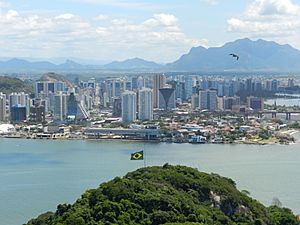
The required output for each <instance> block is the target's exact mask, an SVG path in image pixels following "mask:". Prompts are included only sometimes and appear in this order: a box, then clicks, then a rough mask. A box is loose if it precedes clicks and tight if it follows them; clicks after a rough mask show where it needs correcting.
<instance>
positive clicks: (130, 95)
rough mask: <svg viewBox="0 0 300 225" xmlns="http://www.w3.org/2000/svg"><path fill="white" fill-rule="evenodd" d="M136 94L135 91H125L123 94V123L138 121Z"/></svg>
mask: <svg viewBox="0 0 300 225" xmlns="http://www.w3.org/2000/svg"><path fill="white" fill-rule="evenodd" d="M136 104H137V100H136V93H135V92H133V91H125V92H123V93H122V121H123V122H125V123H129V122H133V121H135V120H136V112H137V106H136Z"/></svg>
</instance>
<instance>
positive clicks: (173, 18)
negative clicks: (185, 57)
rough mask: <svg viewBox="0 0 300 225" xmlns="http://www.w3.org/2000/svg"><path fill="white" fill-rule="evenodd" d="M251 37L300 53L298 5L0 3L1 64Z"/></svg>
mask: <svg viewBox="0 0 300 225" xmlns="http://www.w3.org/2000/svg"><path fill="white" fill-rule="evenodd" d="M245 37H248V38H250V39H253V40H256V39H259V38H261V39H266V40H272V41H276V42H278V43H280V44H286V43H287V44H290V45H292V46H293V47H296V48H299V49H300V0H163V1H162V0H151V1H150V0H140V1H138V0H51V1H41V0H0V57H8V58H11V57H26V58H39V59H49V58H57V57H64V58H71V57H75V58H82V59H93V60H94V61H95V60H99V61H111V60H125V59H128V58H134V57H139V58H143V59H146V60H151V61H156V62H159V63H167V62H172V61H174V60H176V59H178V58H179V57H180V56H181V55H182V54H185V53H187V52H188V51H189V50H190V49H191V48H192V47H197V46H200V45H201V46H204V47H217V46H222V45H223V44H225V43H226V42H229V41H234V40H236V39H240V38H245Z"/></svg>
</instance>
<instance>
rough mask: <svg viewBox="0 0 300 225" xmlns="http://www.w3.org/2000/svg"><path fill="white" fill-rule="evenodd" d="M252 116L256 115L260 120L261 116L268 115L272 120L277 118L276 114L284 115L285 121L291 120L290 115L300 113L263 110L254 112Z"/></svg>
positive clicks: (298, 112) (299, 112)
mask: <svg viewBox="0 0 300 225" xmlns="http://www.w3.org/2000/svg"><path fill="white" fill-rule="evenodd" d="M254 114H258V117H259V118H262V116H263V115H266V114H269V115H272V118H273V119H276V118H277V114H285V119H286V120H291V118H292V114H300V111H277V110H264V111H259V112H254Z"/></svg>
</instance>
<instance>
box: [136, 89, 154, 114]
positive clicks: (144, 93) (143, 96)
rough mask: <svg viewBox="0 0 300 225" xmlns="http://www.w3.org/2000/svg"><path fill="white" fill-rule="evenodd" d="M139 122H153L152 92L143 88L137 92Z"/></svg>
mask: <svg viewBox="0 0 300 225" xmlns="http://www.w3.org/2000/svg"><path fill="white" fill-rule="evenodd" d="M138 105H139V110H138V112H139V120H153V91H152V90H151V89H149V88H143V89H141V90H140V91H139V104H138Z"/></svg>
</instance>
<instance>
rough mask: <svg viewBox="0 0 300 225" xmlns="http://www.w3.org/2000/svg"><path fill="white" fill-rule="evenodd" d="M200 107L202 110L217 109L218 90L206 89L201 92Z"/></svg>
mask: <svg viewBox="0 0 300 225" xmlns="http://www.w3.org/2000/svg"><path fill="white" fill-rule="evenodd" d="M199 108H200V109H201V110H208V111H216V110H217V91H216V90H206V91H200V92H199Z"/></svg>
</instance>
